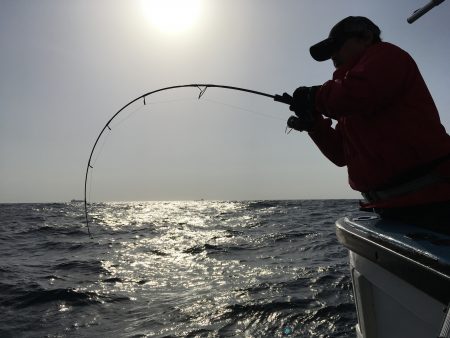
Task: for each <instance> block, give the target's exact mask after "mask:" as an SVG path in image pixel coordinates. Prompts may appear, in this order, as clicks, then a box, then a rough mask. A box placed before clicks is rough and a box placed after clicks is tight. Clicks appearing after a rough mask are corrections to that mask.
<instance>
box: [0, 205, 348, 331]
mask: <svg viewBox="0 0 450 338" xmlns="http://www.w3.org/2000/svg"><path fill="white" fill-rule="evenodd" d="M356 206H357V202H356V201H350V200H316V201H312V200H311V201H305V200H302V201H233V202H226V201H183V202H124V203H102V204H93V205H91V206H90V216H91V217H92V221H93V223H92V224H91V231H92V234H93V236H94V238H93V239H90V238H89V237H88V235H87V231H86V228H85V227H83V220H84V205H83V204H82V203H65V204H64V203H61V204H3V205H0V257H1V260H0V337H75V336H76V337H80V336H81V337H97V336H103V337H114V336H115V337H284V336H292V337H354V336H355V334H354V325H355V324H356V315H355V307H354V305H353V298H352V294H351V293H352V291H351V281H350V277H349V271H348V257H347V251H346V250H345V249H344V248H343V247H342V246H341V245H339V243H338V242H337V239H336V235H335V230H334V221H335V220H336V219H337V218H339V217H343V216H345V215H347V214H349V213H350V212H352V211H354V210H355V208H356Z"/></svg>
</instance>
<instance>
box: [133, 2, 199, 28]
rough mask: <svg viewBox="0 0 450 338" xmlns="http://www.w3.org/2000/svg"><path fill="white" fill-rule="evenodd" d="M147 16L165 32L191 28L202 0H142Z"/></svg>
mask: <svg viewBox="0 0 450 338" xmlns="http://www.w3.org/2000/svg"><path fill="white" fill-rule="evenodd" d="M142 7H143V12H144V15H145V17H146V18H147V19H148V20H149V21H150V22H151V23H152V24H153V25H154V26H155V27H156V28H157V29H159V30H160V31H162V32H164V33H180V32H184V31H186V30H188V29H189V28H191V27H192V26H193V25H194V24H195V23H196V21H197V20H198V18H199V16H200V12H201V7H202V6H201V0H142Z"/></svg>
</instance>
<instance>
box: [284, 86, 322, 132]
mask: <svg viewBox="0 0 450 338" xmlns="http://www.w3.org/2000/svg"><path fill="white" fill-rule="evenodd" d="M319 87H320V86H314V87H299V88H297V89H296V90H295V91H294V94H293V95H292V103H291V105H290V106H289V109H290V110H291V111H293V112H294V113H295V115H297V116H291V117H290V118H289V119H288V121H287V125H288V127H289V128H292V129H295V130H298V131H311V130H312V128H313V126H314V120H315V119H314V114H315V113H316V112H315V109H314V97H315V94H316V91H317V89H318V88H319Z"/></svg>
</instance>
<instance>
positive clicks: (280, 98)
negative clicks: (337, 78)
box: [84, 84, 292, 238]
mask: <svg viewBox="0 0 450 338" xmlns="http://www.w3.org/2000/svg"><path fill="white" fill-rule="evenodd" d="M187 87H193V88H198V89H199V90H200V93H199V95H198V99H200V98H201V97H202V96H203V94H204V93H205V92H206V90H207V89H208V88H222V89H230V90H237V91H241V92H246V93H250V94H255V95H260V96H265V97H269V98H271V99H273V100H274V101H277V102H282V103H285V104H288V105H290V104H292V96H290V95H289V94H287V93H284V94H283V95H271V94H267V93H263V92H259V91H256V90H251V89H246V88H240V87H233V86H225V85H216V84H186V85H178V86H171V87H165V88H160V89H156V90H153V91H150V92H148V93H145V94H143V95H141V96H139V97H137V98H135V99H133V100H131V101H130V102H128V103H127V104H126V105H124V106H123V107H122V108H120V109H119V110H118V111H117V112H116V113H115V114H114V115H113V116H112V117H111V118H110V119H109V120H108V122H106V124H105V126H104V127H103V128H102V130H101V131H100V134H99V135H98V136H97V139H96V140H95V143H94V146H93V147H92V149H91V154H90V155H89V160H88V164H87V167H86V176H85V179H84V213H85V217H86V227H87V229H88V234H89V237H91V238H92V235H91V231H90V229H89V214H88V202H87V181H88V176H89V169H93V168H94V167H93V166H92V165H91V160H92V155H93V154H94V151H95V147H96V146H97V143H98V141H99V140H100V138H101V137H102V135H103V133H104V132H105V130H106V129H108V130H111V127H110V126H109V124H110V123H111V122H112V120H114V119H115V118H116V117H117V115H119V114H120V113H121V112H122V111H123V110H124V109H126V108H127V107H128V106H130V105H131V104H133V103H134V102H136V101H139V100H141V99H143V100H144V105H146V100H145V99H146V97H147V96H150V95H152V94H155V93H158V92H162V91H166V90H171V89H176V88H187Z"/></svg>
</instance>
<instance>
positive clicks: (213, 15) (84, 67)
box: [0, 0, 450, 203]
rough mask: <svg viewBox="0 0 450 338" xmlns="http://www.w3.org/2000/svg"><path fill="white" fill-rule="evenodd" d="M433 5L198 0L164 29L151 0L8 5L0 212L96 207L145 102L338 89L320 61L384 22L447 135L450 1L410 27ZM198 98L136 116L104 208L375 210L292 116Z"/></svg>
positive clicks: (277, 107) (404, 0) (150, 106)
mask: <svg viewBox="0 0 450 338" xmlns="http://www.w3.org/2000/svg"><path fill="white" fill-rule="evenodd" d="M189 1H190V0H184V1H183V3H186V2H189ZM165 2H166V3H168V2H170V1H169V0H165ZM425 3H426V1H424V0H397V1H388V0H380V1H373V0H340V1H335V0H320V1H318V0H302V1H298V0H280V1H275V0H246V1H242V0H199V1H198V3H191V4H190V5H189V7H187V8H179V7H177V8H179V9H181V14H179V15H180V17H173V16H172V17H170V16H169V17H166V16H165V15H164V14H158V15H157V18H158V20H156V21H155V20H154V19H152V14H154V13H156V12H157V11H158V10H159V9H160V8H158V7H151V6H152V4H151V1H150V0H147V1H142V0H122V1H115V0H95V1H92V0H72V1H60V0H40V1H34V0H28V1H25V0H0V46H1V54H0V55H1V56H0V77H1V78H0V177H1V179H0V203H15V202H61V201H69V200H71V199H82V198H83V192H84V179H85V172H86V167H87V162H88V158H89V154H90V151H91V149H92V146H93V144H94V142H95V140H96V138H97V136H98V134H99V133H100V131H101V129H102V128H103V126H104V125H105V124H106V122H107V121H108V119H109V118H111V116H112V115H113V114H114V113H116V112H117V111H118V110H119V109H120V108H121V107H123V106H124V105H125V104H127V103H128V102H129V101H131V100H133V99H135V98H137V97H139V96H141V95H142V94H144V93H146V92H149V91H152V90H156V89H158V88H162V87H167V86H173V85H183V84H191V83H213V84H220V85H229V86H237V87H244V88H249V89H253V90H257V91H262V92H266V93H269V94H281V93H283V92H289V93H292V92H293V91H294V90H295V88H297V87H299V86H301V85H303V86H310V85H320V84H322V83H324V82H325V81H327V80H328V79H330V78H331V76H332V72H333V66H332V64H331V62H330V61H328V62H321V63H319V62H315V61H314V60H313V59H312V58H311V57H310V55H309V47H310V46H311V45H313V44H314V43H316V42H318V41H320V40H322V39H323V38H325V37H327V36H328V33H329V30H330V28H331V27H332V26H333V25H334V24H335V23H337V22H338V21H340V20H341V19H343V18H345V17H347V16H349V15H362V16H367V17H369V18H370V19H372V20H373V21H374V22H375V23H376V24H377V25H378V26H379V27H380V28H381V30H382V38H383V40H384V41H388V42H391V43H394V44H396V45H398V46H400V47H401V48H403V49H404V50H406V51H407V52H409V53H410V54H411V55H412V56H413V58H414V59H415V61H416V62H417V64H418V66H419V68H420V70H421V73H422V75H423V77H424V79H425V81H426V83H427V84H428V87H429V89H430V91H431V93H432V95H433V98H434V100H435V103H436V105H437V107H438V109H439V111H440V116H441V121H442V124H443V125H444V127H445V128H446V129H447V131H448V130H449V129H450V95H449V93H450V92H449V86H450V82H449V80H450V67H449V65H448V60H449V55H450V44H449V43H448V41H449V40H448V36H450V25H449V24H448V22H449V20H450V2H444V3H442V4H441V5H440V6H438V7H436V8H435V9H433V10H432V11H430V12H429V13H428V14H426V15H425V16H424V17H422V18H420V19H419V20H418V21H417V22H415V23H414V24H408V23H407V22H406V19H407V17H408V16H409V15H411V14H412V12H413V11H414V10H415V9H417V8H419V7H422V6H423V5H424V4H425ZM177 6H181V5H177ZM169 13H172V15H176V13H177V11H176V8H173V9H172V10H170V11H169ZM184 15H186V17H184ZM183 20H186V22H184V21H183ZM181 23H184V25H181ZM178 26H181V27H178ZM198 93H199V91H198V90H197V89H196V88H188V89H176V90H172V91H167V92H163V93H160V94H156V95H153V96H150V97H148V98H147V100H146V102H147V105H145V106H144V105H143V102H141V101H139V102H137V103H135V104H133V105H132V106H130V107H129V108H128V109H126V110H125V111H124V112H123V113H121V114H120V115H119V116H118V117H117V119H116V120H114V121H113V122H112V123H111V129H112V130H111V131H109V130H108V131H107V132H105V134H104V135H103V136H102V138H101V140H100V142H99V145H98V146H97V148H96V151H95V153H94V156H93V162H92V164H93V167H94V168H93V169H92V170H91V171H90V174H92V175H89V181H88V198H89V200H91V201H124V200H126V201H130V200H133V201H135V200H191V199H219V200H248V199H316V198H318V199H333V198H360V195H359V193H358V192H356V191H353V190H352V189H351V188H350V187H349V186H348V182H347V172H346V168H339V167H336V166H335V165H333V164H332V163H330V162H329V161H328V160H327V159H326V158H325V157H324V156H323V155H322V154H321V153H320V152H319V151H318V149H317V148H316V147H315V145H314V144H313V142H312V141H311V140H310V139H309V137H308V135H307V134H305V133H298V132H295V131H293V132H291V133H290V134H288V135H287V134H286V133H285V126H286V120H287V118H288V117H289V116H290V115H291V114H290V111H289V109H288V106H286V105H284V104H281V103H277V102H273V101H272V100H271V99H269V98H266V97H261V96H255V95H251V94H247V93H239V92H234V91H227V90H222V89H215V88H209V89H208V90H207V91H206V92H205V94H204V95H203V97H202V98H201V99H200V100H198V98H197V97H198Z"/></svg>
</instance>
